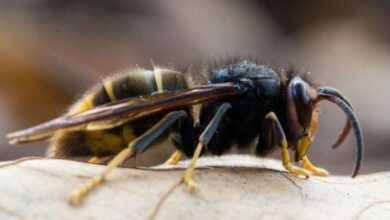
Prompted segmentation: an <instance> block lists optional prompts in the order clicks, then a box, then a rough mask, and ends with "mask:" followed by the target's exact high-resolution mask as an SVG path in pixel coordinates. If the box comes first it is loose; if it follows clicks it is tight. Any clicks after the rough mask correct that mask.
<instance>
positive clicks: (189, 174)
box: [183, 142, 203, 192]
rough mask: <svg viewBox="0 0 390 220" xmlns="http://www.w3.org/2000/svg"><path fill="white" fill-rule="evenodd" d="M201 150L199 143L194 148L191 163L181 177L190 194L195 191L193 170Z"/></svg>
mask: <svg viewBox="0 0 390 220" xmlns="http://www.w3.org/2000/svg"><path fill="white" fill-rule="evenodd" d="M202 148H203V144H202V143H201V142H199V144H198V146H196V149H195V152H194V156H193V157H192V160H191V163H190V165H189V166H188V168H187V170H186V171H185V172H184V175H183V182H184V184H185V185H186V188H187V190H188V191H190V192H193V191H194V190H195V189H196V184H195V181H194V170H195V165H196V161H197V160H198V158H199V156H200V152H202Z"/></svg>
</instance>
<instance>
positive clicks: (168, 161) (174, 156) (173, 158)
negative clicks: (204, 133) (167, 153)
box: [165, 150, 181, 165]
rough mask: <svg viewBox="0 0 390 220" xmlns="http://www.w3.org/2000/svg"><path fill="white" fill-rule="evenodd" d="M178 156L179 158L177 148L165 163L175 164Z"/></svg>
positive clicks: (178, 158) (179, 153) (179, 154)
mask: <svg viewBox="0 0 390 220" xmlns="http://www.w3.org/2000/svg"><path fill="white" fill-rule="evenodd" d="M180 158H181V152H180V151H178V150H177V151H175V152H174V153H173V154H172V155H171V157H170V158H169V159H168V160H167V161H166V162H165V163H166V164H170V165H176V164H177V162H179V160H180Z"/></svg>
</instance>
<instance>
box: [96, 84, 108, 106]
mask: <svg viewBox="0 0 390 220" xmlns="http://www.w3.org/2000/svg"><path fill="white" fill-rule="evenodd" d="M109 102H111V100H110V97H109V96H108V94H107V92H106V90H105V89H104V86H103V85H102V86H101V87H100V88H99V89H98V90H97V91H96V92H95V95H94V97H93V99H92V103H93V105H94V106H98V105H102V104H105V103H109Z"/></svg>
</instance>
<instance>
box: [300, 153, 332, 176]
mask: <svg viewBox="0 0 390 220" xmlns="http://www.w3.org/2000/svg"><path fill="white" fill-rule="evenodd" d="M302 162H303V163H302V166H303V167H304V168H305V169H306V170H308V171H310V172H311V173H313V174H314V175H317V176H328V175H329V172H328V171H327V170H325V169H324V168H320V167H316V166H314V165H313V164H312V163H311V162H310V160H309V158H308V157H307V156H304V157H303V160H302Z"/></svg>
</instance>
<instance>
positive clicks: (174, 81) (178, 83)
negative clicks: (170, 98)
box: [162, 71, 186, 91]
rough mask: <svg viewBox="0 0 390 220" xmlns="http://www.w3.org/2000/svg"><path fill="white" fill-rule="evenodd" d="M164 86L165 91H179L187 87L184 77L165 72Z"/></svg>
mask: <svg viewBox="0 0 390 220" xmlns="http://www.w3.org/2000/svg"><path fill="white" fill-rule="evenodd" d="M162 84H163V90H164V91H177V90H182V89H184V88H185V87H186V86H185V83H184V78H183V76H182V75H181V74H180V73H177V72H167V71H163V72H162Z"/></svg>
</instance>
